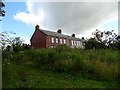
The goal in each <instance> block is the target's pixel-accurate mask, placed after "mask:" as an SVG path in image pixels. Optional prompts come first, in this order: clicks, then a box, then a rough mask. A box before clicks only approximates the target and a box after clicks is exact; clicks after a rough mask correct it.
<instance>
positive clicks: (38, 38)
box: [31, 29, 46, 48]
mask: <svg viewBox="0 0 120 90" xmlns="http://www.w3.org/2000/svg"><path fill="white" fill-rule="evenodd" d="M31 46H32V47H33V48H46V36H45V34H43V33H42V32H41V31H40V29H38V30H35V32H34V34H33V36H32V38H31Z"/></svg>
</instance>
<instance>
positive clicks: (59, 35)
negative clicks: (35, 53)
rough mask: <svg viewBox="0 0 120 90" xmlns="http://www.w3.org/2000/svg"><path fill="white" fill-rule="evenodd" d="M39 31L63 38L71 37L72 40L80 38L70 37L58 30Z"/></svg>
mask: <svg viewBox="0 0 120 90" xmlns="http://www.w3.org/2000/svg"><path fill="white" fill-rule="evenodd" d="M41 31H42V32H43V33H44V34H46V35H48V36H54V37H63V38H66V39H73V40H78V41H80V40H81V39H79V38H75V37H72V36H69V35H64V34H60V33H58V32H53V31H48V30H41Z"/></svg>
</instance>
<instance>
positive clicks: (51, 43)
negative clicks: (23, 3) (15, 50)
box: [30, 25, 84, 48]
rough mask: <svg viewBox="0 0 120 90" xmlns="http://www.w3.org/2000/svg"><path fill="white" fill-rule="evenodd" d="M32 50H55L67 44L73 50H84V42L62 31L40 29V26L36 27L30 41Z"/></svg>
mask: <svg viewBox="0 0 120 90" xmlns="http://www.w3.org/2000/svg"><path fill="white" fill-rule="evenodd" d="M30 42H31V46H32V48H54V47H56V46H57V45H60V44H66V45H67V46H69V47H71V48H74V47H76V48H84V47H83V43H82V40H81V39H79V38H75V34H72V36H68V35H64V34H62V31H61V29H58V31H57V32H52V31H48V30H43V29H40V28H39V26H38V25H36V26H35V31H34V33H33V35H32V37H31V39H30Z"/></svg>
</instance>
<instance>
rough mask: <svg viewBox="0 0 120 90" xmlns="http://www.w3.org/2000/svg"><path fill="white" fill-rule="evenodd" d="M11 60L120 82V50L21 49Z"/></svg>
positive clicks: (56, 70) (43, 68) (90, 77)
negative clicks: (119, 65)
mask: <svg viewBox="0 0 120 90" xmlns="http://www.w3.org/2000/svg"><path fill="white" fill-rule="evenodd" d="M10 61H14V62H16V63H17V64H19V63H21V64H25V65H27V66H30V67H33V68H36V69H39V70H46V71H49V70H50V71H53V72H56V73H70V74H72V75H78V76H80V77H85V78H88V79H93V80H97V81H109V82H115V83H117V81H118V80H120V73H119V71H118V70H119V69H118V61H119V51H118V50H110V49H105V50H104V49H101V50H95V49H94V50H81V49H72V48H69V47H67V46H64V45H63V46H58V47H57V48H53V49H31V50H27V51H23V52H18V53H15V54H14V55H13V56H12V57H11V58H10ZM6 75H7V74H6ZM23 76H26V75H23ZM6 77H7V76H6Z"/></svg>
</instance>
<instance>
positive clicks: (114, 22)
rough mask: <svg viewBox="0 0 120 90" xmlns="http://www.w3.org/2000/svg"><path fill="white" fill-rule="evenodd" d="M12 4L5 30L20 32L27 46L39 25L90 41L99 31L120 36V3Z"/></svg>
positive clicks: (34, 0)
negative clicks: (119, 13)
mask: <svg viewBox="0 0 120 90" xmlns="http://www.w3.org/2000/svg"><path fill="white" fill-rule="evenodd" d="M8 1H9V2H5V5H6V7H5V10H6V16H5V17H4V18H3V21H2V27H3V28H2V30H3V31H13V32H16V33H17V35H18V36H20V37H21V38H23V39H24V40H25V43H29V39H30V38H31V36H32V34H33V32H34V27H35V25H37V24H38V25H40V28H42V29H47V30H50V31H57V29H59V28H61V29H62V32H63V34H67V35H71V34H72V33H75V34H76V37H78V38H81V37H83V36H84V37H85V38H89V37H90V36H91V34H92V32H93V31H95V29H99V30H102V31H104V30H115V33H118V2H117V1H118V0H101V2H97V1H98V0H92V1H91V0H89V1H88V0H84V1H80V2H78V0H77V2H76V0H75V1H74V2H73V1H71V2H70V1H67V2H60V1H59V2H54V1H55V0H52V1H51V2H50V1H49V2H47V1H46V2H39V1H38V0H24V1H22V2H15V0H8ZM11 1H13V2H11ZM41 1H43V0H41ZM90 1H91V2H90Z"/></svg>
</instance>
